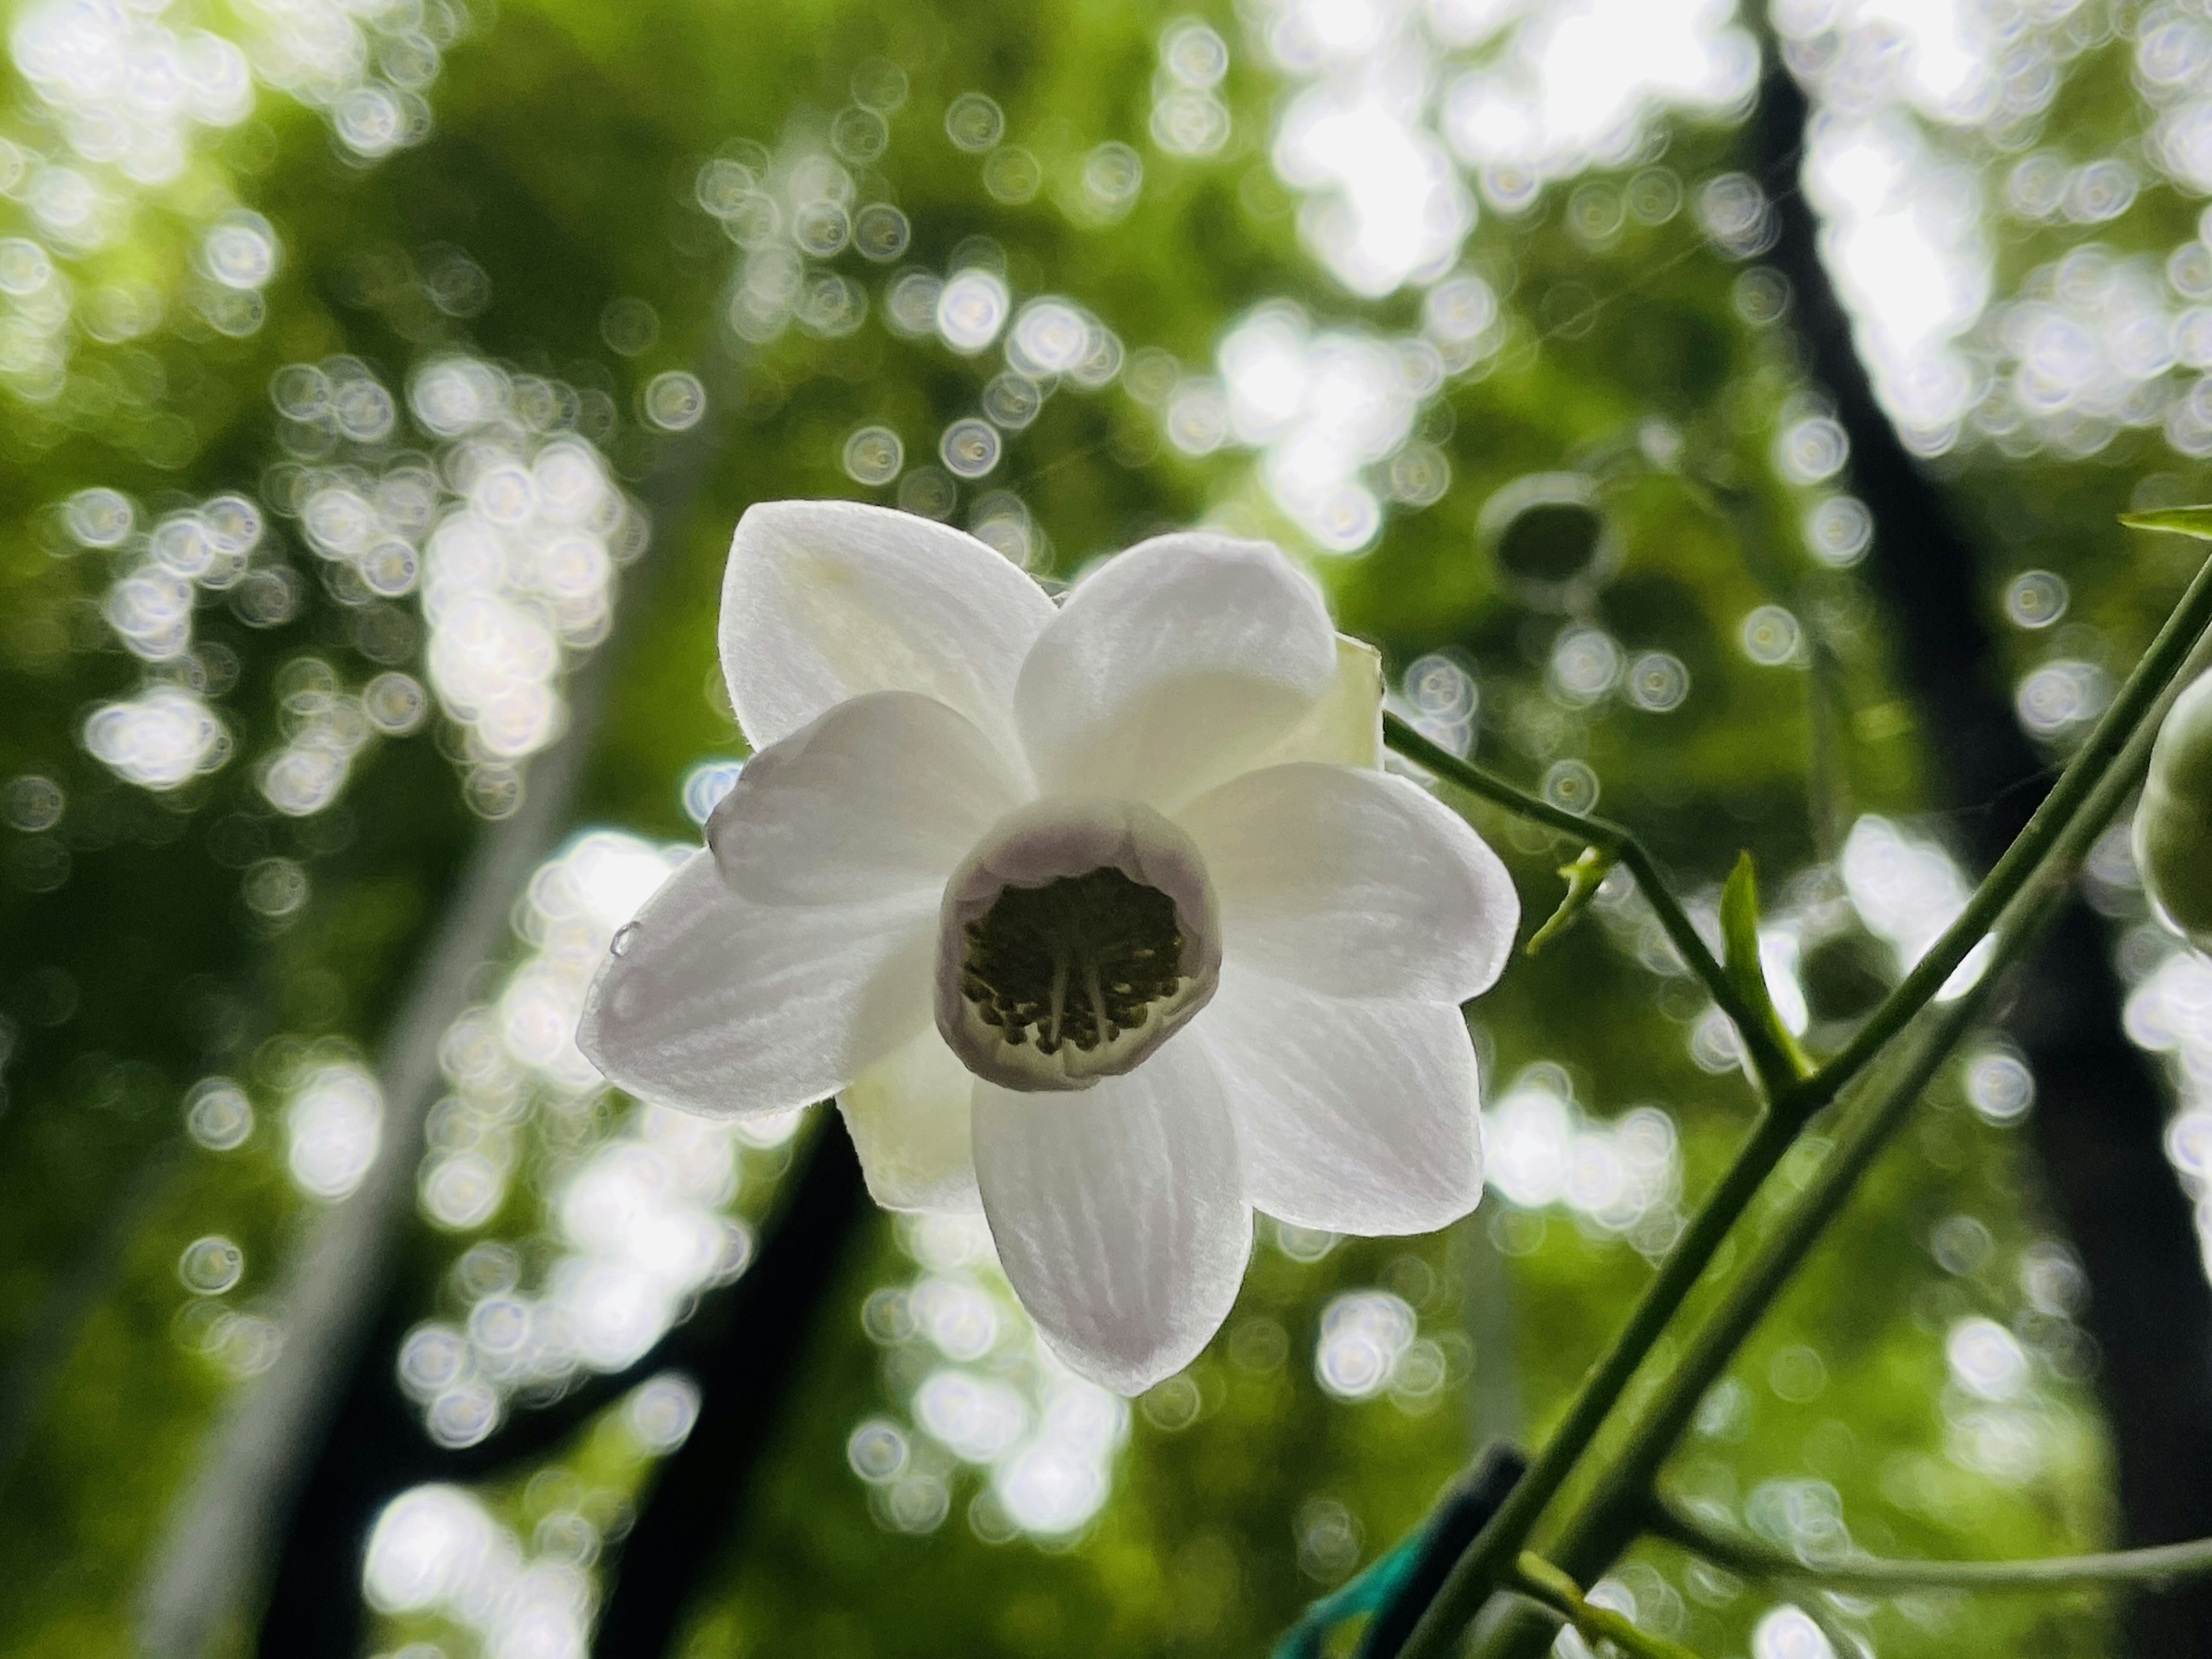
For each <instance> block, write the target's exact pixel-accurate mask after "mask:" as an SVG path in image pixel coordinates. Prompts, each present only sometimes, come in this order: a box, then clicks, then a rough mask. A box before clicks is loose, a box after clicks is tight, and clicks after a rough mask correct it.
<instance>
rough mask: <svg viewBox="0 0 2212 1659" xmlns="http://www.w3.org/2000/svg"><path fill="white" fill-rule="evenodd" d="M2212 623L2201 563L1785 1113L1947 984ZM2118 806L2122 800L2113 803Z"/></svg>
mask: <svg viewBox="0 0 2212 1659" xmlns="http://www.w3.org/2000/svg"><path fill="white" fill-rule="evenodd" d="M2208 624H2212V561H2208V562H2205V563H2204V564H2203V565H2201V566H2199V567H2198V568H2197V574H2196V576H2195V578H2194V579H2193V580H2191V582H2190V584H2189V587H2188V591H2187V592H2185V593H2183V595H2182V596H2181V602H2180V603H2179V605H2176V606H2175V607H2174V608H2173V611H2172V615H2170V616H2168V617H2166V626H2164V627H2163V628H2161V629H2159V631H2158V636H2157V638H2155V639H2154V640H2153V641H2151V643H2150V648H2149V649H2148V650H2147V651H2145V652H2144V653H2143V654H2142V659H2140V660H2139V661H2138V662H2137V663H2136V666H2135V671H2134V672H2133V673H2131V674H2130V675H2129V676H2128V678H2127V683H2126V684H2124V685H2123V686H2121V687H2120V691H2119V695H2118V696H2116V697H2114V698H2113V699H2112V706H2111V707H2110V708H2106V710H2105V713H2104V716H2103V718H2101V719H2100V720H2098V722H2097V725H2096V727H2095V729H2094V730H2093V731H2092V732H2090V733H2089V736H2088V739H2087V741H2086V742H2084V743H2083V744H2082V745H2081V748H2080V749H2078V750H2075V754H2074V757H2073V758H2072V759H2071V760H2069V762H2068V763H2067V764H2066V770H2065V771H2064V772H2063V774H2062V775H2060V777H2059V780H2058V781H2057V784H2056V785H2055V786H2054V787H2052V789H2051V793H2049V794H2048V795H2045V797H2044V798H2043V804H2042V805H2039V806H2038V807H2037V808H2036V809H2035V813H2034V816H2033V817H2030V818H2029V819H2028V821H2027V827H2026V828H2025V829H2022V830H2021V832H2020V834H2019V836H2017V837H2016V838H2015V840H2014V842H2013V843H2012V845H2011V846H2010V847H2008V848H2005V851H2004V855H2003V856H2002V858H2000V859H1999V860H1997V862H1996V867H1995V868H1994V869H1992V870H1991V871H1990V873H1989V874H1988V875H1987V876H1986V877H1984V878H1983V880H1982V884H1981V885H1980V886H1978V887H1977V888H1976V889H1975V890H1974V894H1973V896H1972V898H1970V899H1968V900H1967V901H1966V908H1965V909H1963V910H1961V911H1960V913H1959V915H1958V918H1957V920H1956V921H1953V922H1952V924H1951V925H1950V926H1949V927H1947V928H1945V929H1944V930H1943V933H1942V938H1940V939H1937V940H1936V943H1935V944H1934V945H1930V946H1929V950H1928V953H1927V954H1926V955H1925V956H1923V957H1921V958H1920V960H1919V961H1918V962H1917V963H1913V965H1912V969H1911V972H1909V973H1908V974H1906V975H1905V977H1904V978H1903V979H1902V980H1900V981H1898V983H1897V986H1896V987H1895V988H1893V990H1892V991H1891V992H1890V994H1888V995H1887V997H1885V998H1883V999H1882V1000H1881V1006H1879V1007H1877V1008H1876V1009H1875V1011H1874V1012H1873V1013H1872V1014H1870V1015H1869V1016H1868V1018H1867V1022H1866V1024H1863V1025H1862V1026H1860V1027H1859V1029H1858V1030H1857V1031H1855V1032H1853V1033H1852V1034H1851V1037H1850V1041H1849V1042H1846V1043H1844V1046H1843V1048H1840V1049H1839V1050H1838V1051H1837V1053H1836V1054H1834V1056H1833V1057H1832V1058H1831V1059H1830V1060H1828V1062H1827V1063H1826V1065H1824V1066H1821V1067H1820V1069H1819V1070H1818V1071H1816V1072H1815V1073H1814V1074H1813V1075H1812V1076H1811V1077H1809V1078H1808V1079H1805V1080H1804V1081H1803V1082H1802V1083H1801V1084H1799V1085H1797V1086H1796V1088H1794V1089H1792V1090H1790V1091H1788V1093H1787V1094H1786V1096H1785V1097H1784V1098H1783V1099H1782V1100H1781V1101H1780V1102H1779V1105H1780V1107H1781V1109H1783V1110H1784V1111H1786V1112H1788V1113H1790V1115H1793V1116H1795V1117H1796V1118H1798V1119H1799V1120H1800V1121H1802V1120H1803V1119H1805V1118H1808V1117H1810V1116H1811V1115H1813V1114H1814V1112H1816V1111H1818V1110H1819V1109H1820V1108H1821V1107H1823V1106H1825V1105H1826V1104H1827V1103H1829V1102H1830V1101H1832V1100H1833V1099H1834V1098H1835V1097H1836V1096H1837V1095H1838V1093H1839V1092H1841V1091H1842V1089H1843V1087H1844V1085H1845V1084H1847V1083H1849V1082H1850V1080H1851V1079H1853V1078H1855V1077H1857V1075H1858V1074H1859V1073H1861V1072H1862V1071H1863V1070H1865V1069H1866V1066H1867V1063H1868V1062H1869V1060H1872V1059H1873V1058H1874V1057H1875V1054H1878V1053H1880V1052H1881V1049H1882V1048H1884V1047H1885V1046H1886V1045H1887V1043H1888V1042H1889V1040H1890V1039H1891V1038H1892V1037H1893V1036H1896V1035H1897V1034H1898V1033H1899V1031H1901V1030H1904V1029H1905V1025H1906V1024H1908V1023H1909V1022H1910V1021H1911V1018H1912V1017H1913V1016H1914V1015H1915V1014H1917V1013H1918V1012H1920V1010H1921V1009H1922V1008H1923V1007H1925V1006H1927V1005H1928V1003H1929V1000H1932V999H1933V998H1934V996H1935V995H1936V993H1937V992H1938V991H1940V990H1941V989H1942V987H1943V983H1944V981H1946V980H1948V979H1949V978H1950V977H1951V975H1952V974H1953V973H1954V971H1956V970H1957V969H1958V966H1959V964H1960V963H1961V962H1963V961H1965V960H1966V953H1967V952H1968V951H1972V949H1973V948H1974V947H1975V946H1976V945H1978V944H1980V943H1981V941H1982V939H1983V938H1984V935H1986V934H1987V933H1989V931H1990V928H1991V927H1993V926H1995V924H1996V919H1997V917H1998V915H1999V914H2000V913H2001V912H2002V910H2003V909H2004V908H2005V907H2006V906H2007V905H2008V904H2009V903H2011V902H2012V901H2013V899H2014V897H2015V896H2016V895H2017V894H2018V893H2019V892H2020V890H2021V889H2022V888H2023V887H2025V886H2027V883H2028V880H2029V878H2031V877H2033V875H2034V874H2035V872H2036V871H2037V870H2038V869H2039V868H2040V867H2041V866H2042V865H2043V862H2044V860H2045V858H2046V857H2047V856H2048V855H2049V854H2050V852H2051V849H2052V848H2054V847H2056V846H2057V844H2058V842H2059V838H2060V837H2061V836H2063V835H2064V834H2065V833H2066V830H2067V829H2068V827H2069V825H2070V824H2072V823H2073V822H2074V820H2075V817H2076V816H2077V815H2078V814H2079V812H2080V811H2081V805H2082V804H2083V803H2084V802H2085V801H2087V799H2089V798H2090V796H2091V794H2092V793H2093V792H2095V791H2096V789H2097V788H2098V787H2099V786H2100V784H2101V783H2103V781H2105V778H2106V774H2107V773H2109V772H2110V771H2111V770H2112V765H2113V763H2114V762H2115V761H2117V760H2118V758H2119V757H2120V755H2121V753H2122V751H2123V750H2125V749H2126V748H2127V747H2128V745H2129V743H2130V740H2131V739H2132V738H2135V737H2136V733H2137V732H2138V730H2139V729H2140V728H2141V727H2142V726H2144V725H2145V724H2146V720H2145V716H2146V715H2148V714H2149V713H2150V711H2151V710H2152V708H2154V706H2155V705H2156V704H2157V703H2159V702H2160V700H2161V698H2162V697H2163V696H2164V694H2165V692H2166V689H2167V687H2168V686H2169V684H2171V683H2172V681H2173V679H2174V678H2175V677H2176V674H2177V671H2179V668H2180V667H2181V665H2182V663H2183V661H2184V660H2185V659H2186V658H2187V657H2188V656H2189V653H2190V651H2191V647H2194V646H2195V645H2196V643H2197V638H2198V636H2199V635H2202V634H2203V632H2204V630H2205V628H2206V626H2207V625H2208ZM2114 805H2115V807H2116V808H2117V805H2118V803H2117V802H2115V803H2114Z"/></svg>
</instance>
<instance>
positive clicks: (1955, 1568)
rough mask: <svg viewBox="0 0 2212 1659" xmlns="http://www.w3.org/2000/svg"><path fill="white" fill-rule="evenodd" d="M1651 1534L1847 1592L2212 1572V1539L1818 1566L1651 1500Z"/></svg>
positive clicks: (1756, 1570) (1721, 1560)
mask: <svg viewBox="0 0 2212 1659" xmlns="http://www.w3.org/2000/svg"><path fill="white" fill-rule="evenodd" d="M1645 1523H1646V1527H1647V1528H1648V1530H1649V1531H1650V1533H1651V1534H1652V1535H1653V1536H1654V1537H1656V1538H1663V1539H1665V1540H1666V1541H1668V1542H1669V1543H1671V1544H1677V1545H1680V1547H1682V1548H1684V1549H1686V1550H1688V1551H1690V1552H1691V1553H1693V1554H1696V1555H1700V1556H1703V1557H1704V1558H1705V1559H1706V1560H1708V1561H1711V1563H1712V1564H1713V1565H1716V1566H1720V1567H1726V1568H1727V1569H1728V1570H1729V1571H1731V1572H1738V1573H1741V1574H1743V1575H1744V1576H1745V1577H1753V1578H1790V1579H1796V1580H1799V1581H1802V1582H1803V1583H1808V1584H1814V1585H1818V1586H1820V1587H1823V1588H1827V1589H1844V1590H1875V1591H1885V1590H1907V1589H1969V1590H2035V1589H2053V1588H2056V1587H2058V1586H2063V1585H2068V1584H2108V1583H2140V1582H2143V1581H2146V1580H2147V1581H2148V1582H2151V1583H2159V1582H2161V1581H2163V1580H2166V1579H2172V1578H2185V1577H2195V1576H2197V1575H2198V1574H2202V1573H2207V1572H2212V1538H2192V1539H2191V1540H2190V1541H2188V1542H2187V1543H2184V1544H2157V1545H2154V1546H2152V1547H2149V1548H2148V1549H2136V1550H2107V1551H2105V1552H2103V1553H2100V1554H2095V1555H2057V1556H2047V1557H2045V1558H2044V1559H2040V1560H2034V1561H1896V1560H1885V1559H1881V1557H1878V1556H1863V1557H1856V1558H1854V1559H1850V1560H1847V1561H1829V1562H1821V1563H1819V1564H1817V1565H1815V1564H1811V1563H1808V1562H1804V1561H1801V1560H1799V1559H1797V1558H1796V1556H1794V1555H1791V1554H1790V1553H1787V1552H1785V1551H1783V1550H1778V1549H1776V1548H1775V1547H1773V1546H1772V1545H1771V1544H1768V1543H1765V1542H1764V1541H1761V1540H1759V1539H1756V1538H1753V1537H1752V1536H1751V1535H1750V1534H1747V1533H1744V1532H1742V1531H1741V1530H1739V1529H1738V1528H1734V1527H1721V1526H1716V1525H1714V1524H1713V1523H1711V1522H1708V1521H1706V1520H1705V1519H1704V1518H1703V1517H1702V1516H1698V1515H1696V1514H1694V1513H1692V1511H1691V1510H1689V1509H1687V1508H1686V1507H1685V1506H1684V1505H1682V1504H1678V1503H1674V1502H1671V1501H1668V1500H1666V1499H1663V1498H1662V1499H1659V1500H1656V1501H1655V1502H1654V1503H1653V1504H1652V1505H1651V1506H1650V1510H1649V1511H1648V1512H1647V1513H1646V1516H1645Z"/></svg>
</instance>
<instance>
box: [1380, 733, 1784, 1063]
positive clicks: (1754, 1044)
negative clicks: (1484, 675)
mask: <svg viewBox="0 0 2212 1659" xmlns="http://www.w3.org/2000/svg"><path fill="white" fill-rule="evenodd" d="M1383 741H1384V742H1385V743H1387V744H1389V745H1390V747H1391V748H1392V749H1393V750H1396V751H1397V752H1398V753H1399V754H1401V755H1402V756H1404V757H1406V758H1407V760H1409V761H1412V762H1413V763H1414V764H1416V765H1417V766H1419V767H1421V768H1423V769H1425V770H1427V771H1430V772H1432V773H1434V774H1435V775H1437V777H1440V778H1442V779H1443V780H1444V781H1446V782H1447V783H1449V784H1451V785H1453V786H1454V787H1456V788H1460V789H1464V790H1466V791H1467V793H1469V794H1470V795H1479V796H1480V797H1481V798H1482V799H1485V800H1486V801H1489V802H1491V803H1492V805H1498V806H1502V807H1504V809H1505V810H1506V811H1509V812H1510V813H1512V814H1513V815H1514V816H1515V817H1522V818H1526V819H1528V821H1529V822H1530V823H1541V824H1542V825H1543V826H1544V827H1545V828H1546V829H1553V830H1556V831H1558V832H1559V834H1560V835H1563V836H1572V837H1573V838H1574V839H1576V840H1577V841H1580V842H1583V843H1584V844H1585V845H1587V846H1590V847H1595V848H1597V849H1598V850H1599V852H1601V854H1605V855H1606V856H1607V858H1609V859H1611V860H1613V861H1614V862H1615V863H1617V864H1621V865H1625V866H1627V869H1628V873H1629V874H1630V875H1631V876H1632V877H1634V878H1635V879H1636V885H1637V886H1638V889H1639V890H1642V892H1643V894H1644V901H1645V902H1647V903H1649V904H1650V907H1651V908H1652V911H1653V913H1654V914H1655V915H1657V916H1658V918H1659V925H1660V926H1661V927H1663V928H1665V929H1666V931H1667V938H1668V941H1669V942H1670V943H1671V944H1672V945H1674V949H1675V951H1677V952H1679V953H1680V956H1681V958H1682V960H1683V961H1684V962H1686V963H1688V964H1689V966H1690V971H1691V972H1692V973H1693V974H1695V975H1697V976H1698V977H1699V980H1701V981H1704V983H1705V993H1706V994H1707V995H1709V996H1710V997H1711V998H1712V1000H1713V1001H1714V1002H1715V1003H1716V1004H1717V1006H1719V1008H1720V1011H1721V1012H1723V1013H1724V1014H1726V1015H1727V1016H1728V1017H1729V1019H1730V1020H1732V1021H1734V1022H1735V1029H1736V1032H1737V1034H1738V1036H1739V1037H1740V1038H1741V1041H1742V1042H1743V1043H1744V1045H1745V1048H1746V1050H1747V1052H1748V1053H1749V1054H1750V1055H1751V1062H1752V1066H1753V1070H1754V1071H1756V1072H1757V1073H1758V1075H1759V1079H1761V1080H1762V1081H1763V1082H1764V1083H1765V1086H1766V1088H1767V1090H1768V1091H1769V1092H1770V1093H1771V1092H1773V1091H1778V1090H1780V1089H1783V1088H1785V1087H1787V1086H1790V1085H1793V1084H1795V1083H1796V1081H1797V1076H1798V1073H1797V1070H1796V1066H1793V1065H1792V1064H1791V1063H1790V1058H1789V1056H1788V1055H1786V1054H1784V1053H1782V1051H1781V1050H1780V1049H1779V1048H1776V1047H1775V1046H1774V1044H1773V1043H1772V1042H1770V1041H1769V1040H1768V1039H1767V1036H1766V1034H1765V1028H1764V1025H1763V1024H1762V1023H1761V1022H1760V1020H1759V1016H1758V1014H1757V1013H1756V1012H1754V1011H1753V1009H1752V1007H1751V1006H1749V1005H1748V1004H1747V1003H1746V1002H1745V1001H1744V1000H1743V998H1742V997H1741V995H1740V994H1738V993H1737V991H1736V988H1735V984H1734V983H1733V982H1732V981H1730V980H1729V976H1728V975H1727V973H1726V972H1725V971H1724V970H1723V968H1722V967H1721V963H1720V959H1719V958H1718V957H1716V956H1714V955H1713V952H1712V947H1711V946H1710V945H1707V944H1706V943H1705V937H1704V935H1703V934H1701V933H1699V932H1698V929H1697V926H1696V924H1695V923H1693V922H1692V921H1691V920H1690V916H1689V913H1688V912H1687V911H1686V910H1685V909H1683V908H1682V906H1681V902H1680V901H1679V900H1678V899H1676V898H1675V896H1674V894H1673V893H1672V892H1671V891H1669V890H1668V886H1667V884H1666V881H1665V880H1664V879H1663V878H1662V877H1661V876H1660V874H1659V866H1658V865H1657V864H1656V862H1654V861H1653V860H1652V857H1651V854H1650V852H1649V851H1648V850H1646V849H1645V848H1644V843H1643V842H1640V841H1638V840H1637V838H1636V836H1635V834H1634V832H1633V831H1632V830H1630V829H1628V828H1627V827H1626V825H1625V824H1619V823H1613V821H1612V820H1611V819H1609V818H1600V817H1582V816H1580V815H1579V814H1577V813H1574V812H1570V811H1567V810H1566V809H1565V807H1560V806H1554V805H1552V803H1551V802H1549V801H1547V800H1546V799H1543V798H1542V797H1541V796H1540V795H1532V794H1530V793H1528V791H1527V790H1525V789H1523V788H1522V787H1519V786H1518V785H1517V784H1514V783H1510V782H1508V781H1506V780H1505V779H1504V778H1502V777H1500V776H1498V774H1497V773H1495V772H1492V771H1491V770H1490V769H1488V768H1487V767H1483V766H1478V765H1476V764H1475V763H1474V762H1473V761H1467V760H1462V759H1461V758H1460V757H1458V756H1457V755H1455V754H1453V753H1452V752H1451V750H1449V749H1446V748H1444V747H1443V745H1442V744H1437V743H1433V742H1431V740H1430V739H1428V738H1425V737H1423V736H1422V735H1421V734H1420V733H1419V732H1416V731H1415V730H1414V729H1413V727H1412V726H1408V725H1407V723H1406V722H1405V721H1404V720H1401V719H1399V718H1398V716H1397V715H1395V714H1390V713H1389V712H1387V711H1386V712H1385V713H1384V714H1383Z"/></svg>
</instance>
